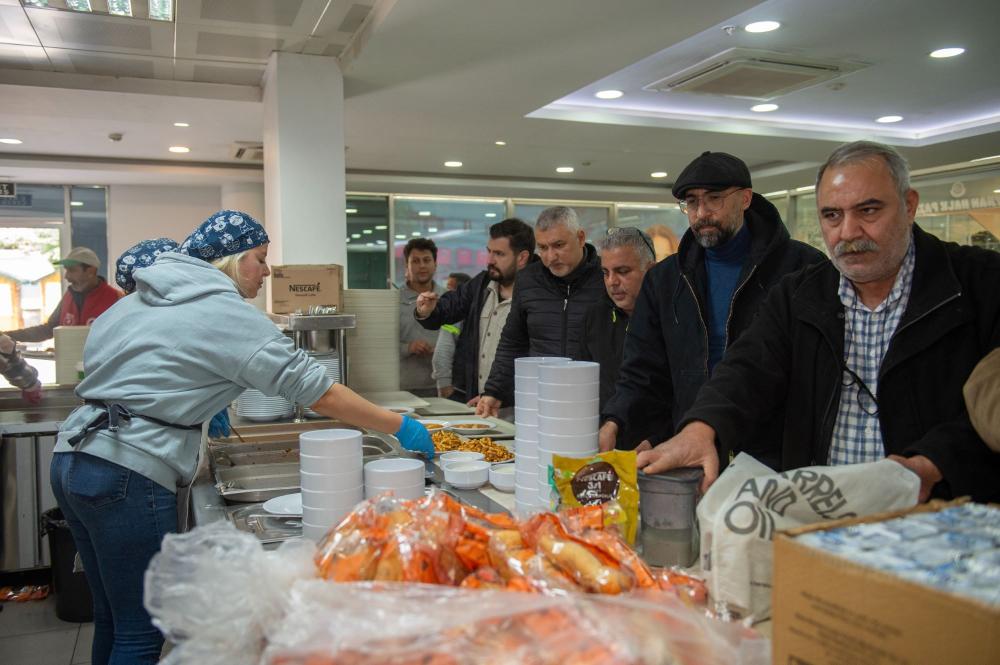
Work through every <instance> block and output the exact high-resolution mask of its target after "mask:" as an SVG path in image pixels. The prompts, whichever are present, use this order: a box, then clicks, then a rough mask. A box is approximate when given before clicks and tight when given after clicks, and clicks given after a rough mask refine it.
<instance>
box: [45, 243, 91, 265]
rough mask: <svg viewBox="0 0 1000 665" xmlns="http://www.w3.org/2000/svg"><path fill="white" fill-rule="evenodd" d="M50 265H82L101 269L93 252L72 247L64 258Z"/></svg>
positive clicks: (84, 248)
mask: <svg viewBox="0 0 1000 665" xmlns="http://www.w3.org/2000/svg"><path fill="white" fill-rule="evenodd" d="M52 263H54V264H55V265H64V266H73V265H77V264H79V263H82V264H83V265H86V266H94V267H95V268H100V267H101V260H100V259H99V258H97V254H95V253H94V250H92V249H87V248H86V247H74V248H73V249H71V250H69V253H68V254H66V256H64V257H62V258H61V259H60V260H58V261H53V262H52Z"/></svg>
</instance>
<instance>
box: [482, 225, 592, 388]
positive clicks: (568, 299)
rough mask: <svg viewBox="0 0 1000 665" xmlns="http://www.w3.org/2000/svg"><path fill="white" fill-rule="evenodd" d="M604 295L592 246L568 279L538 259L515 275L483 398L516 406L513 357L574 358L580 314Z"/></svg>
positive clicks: (580, 334)
mask: <svg viewBox="0 0 1000 665" xmlns="http://www.w3.org/2000/svg"><path fill="white" fill-rule="evenodd" d="M605 293H606V291H605V290H604V278H603V277H602V276H601V261H600V259H598V258H597V250H595V249H594V247H593V245H590V244H587V245H585V246H584V255H583V261H581V262H580V265H578V266H577V267H576V269H575V270H573V272H571V273H570V274H568V275H566V277H556V276H555V275H553V274H552V273H551V272H549V269H548V268H546V267H545V265H544V264H543V263H542V262H541V261H537V262H535V263H532V264H531V265H529V266H528V267H527V268H525V269H524V270H522V271H520V272H519V273H517V280H516V281H515V282H514V298H513V300H512V301H511V304H510V313H509V314H508V315H507V325H505V326H504V329H503V336H502V337H501V338H500V346H499V347H498V348H497V355H496V358H495V359H494V360H493V369H492V370H491V371H490V378H489V380H488V381H487V382H486V388H485V390H483V394H485V395H489V396H491V397H496V398H497V399H499V400H500V402H501V403H502V404H503V405H504V406H510V405H512V404H513V403H514V359H515V358H521V357H523V356H564V357H568V358H572V359H574V360H578V359H579V358H580V345H581V341H582V338H583V316H584V314H586V312H587V309H588V308H590V306H591V305H593V304H594V303H596V302H597V301H598V300H600V299H601V298H602V297H603V296H604V294H605Z"/></svg>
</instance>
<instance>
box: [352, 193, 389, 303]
mask: <svg viewBox="0 0 1000 665" xmlns="http://www.w3.org/2000/svg"><path fill="white" fill-rule="evenodd" d="M388 242H389V198H388V197H386V196H348V197H347V288H350V289H387V288H389V245H388Z"/></svg>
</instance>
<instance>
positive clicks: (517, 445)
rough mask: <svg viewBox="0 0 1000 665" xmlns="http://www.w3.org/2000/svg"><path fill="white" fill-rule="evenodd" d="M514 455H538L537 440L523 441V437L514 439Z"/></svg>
mask: <svg viewBox="0 0 1000 665" xmlns="http://www.w3.org/2000/svg"><path fill="white" fill-rule="evenodd" d="M514 455H515V456H517V455H527V456H528V457H538V442H537V441H525V440H524V439H514Z"/></svg>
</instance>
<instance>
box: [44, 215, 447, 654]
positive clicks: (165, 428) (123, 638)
mask: <svg viewBox="0 0 1000 665" xmlns="http://www.w3.org/2000/svg"><path fill="white" fill-rule="evenodd" d="M267 248H268V237H267V233H266V232H265V231H264V228H263V227H262V226H261V225H260V224H259V223H257V221H255V220H254V219H253V218H252V217H250V216H249V215H247V214H245V213H242V212H238V211H233V210H223V211H220V212H218V213H216V214H214V215H212V216H211V217H210V218H209V219H207V220H206V221H205V222H204V223H202V224H201V225H200V226H199V227H198V228H197V229H196V230H195V231H194V233H192V234H191V235H190V236H189V237H188V238H187V239H186V240H185V241H184V242H183V243H182V244H181V246H180V248H179V251H178V252H164V253H162V254H160V255H159V256H158V257H157V258H156V260H155V261H154V262H153V264H152V265H150V266H148V267H145V268H142V269H141V270H138V271H133V273H132V278H133V279H134V281H135V283H136V294H135V295H134V296H129V297H127V298H122V299H121V300H120V301H118V303H117V304H115V306H114V307H112V308H111V309H109V310H108V311H106V312H105V313H104V314H102V315H101V316H100V317H99V318H98V319H97V320H96V321H95V322H94V325H93V326H92V327H91V330H90V335H89V336H88V338H87V343H86V347H85V348H84V365H85V369H86V378H84V379H83V381H81V382H80V385H79V386H78V387H77V394H78V395H79V396H80V397H82V398H83V399H84V400H85V405H84V406H82V407H80V408H78V409H77V410H75V411H74V412H73V413H72V414H70V416H69V417H68V418H67V419H66V420H65V422H63V424H62V427H61V428H60V432H59V435H58V440H57V443H56V448H55V454H54V455H53V459H52V467H51V478H52V489H53V492H54V493H55V496H56V500H57V501H58V503H59V506H60V508H62V511H63V514H64V515H65V516H66V519H67V521H68V522H69V526H70V529H71V531H72V533H73V539H74V540H75V541H76V545H77V549H78V550H79V552H80V557H81V558H82V560H83V565H84V569H85V571H86V574H87V580H88V582H89V583H90V587H91V590H92V591H93V596H94V642H93V648H92V654H91V662H92V663H94V665H98V664H101V665H104V664H105V663H112V664H114V665H118V664H124V663H128V664H129V665H139V664H142V663H155V662H157V660H158V658H159V654H160V649H161V647H162V643H163V638H162V636H161V635H160V633H159V632H158V631H157V630H156V628H155V627H154V626H153V625H152V622H151V621H150V617H149V615H148V614H147V612H146V610H145V608H144V607H143V604H142V589H143V575H144V573H145V570H146V567H147V565H148V564H149V561H150V559H151V558H152V557H153V555H154V554H155V553H156V552H157V551H158V550H159V548H160V542H161V540H162V539H163V536H164V535H165V534H167V533H171V532H173V531H176V529H177V513H176V504H175V496H174V493H175V491H176V488H177V487H178V486H184V485H186V484H188V483H190V482H191V480H192V476H193V475H194V472H195V468H196V464H197V457H198V449H199V445H200V440H201V424H202V423H203V422H204V421H206V420H208V419H210V418H211V417H212V416H213V415H214V414H216V413H218V412H219V410H220V409H221V408H223V407H224V406H226V405H227V404H229V403H230V402H232V400H233V399H235V398H236V397H237V396H238V395H239V394H240V393H241V392H243V390H245V389H247V388H256V389H257V390H260V391H262V392H263V393H265V394H267V395H275V394H279V395H282V396H283V397H285V398H286V399H288V400H289V401H291V402H293V403H299V404H306V405H309V406H310V407H311V408H312V409H313V410H315V411H317V412H319V413H321V414H323V415H326V416H330V417H333V418H337V419H339V420H342V421H345V422H347V423H351V424H354V425H358V426H361V427H365V428H370V429H374V430H378V431H382V432H395V433H396V436H397V437H398V438H399V440H400V442H401V443H402V444H403V446H404V447H406V448H408V449H411V450H419V451H421V452H424V453H425V454H427V455H428V456H433V454H434V453H433V450H434V448H433V444H432V443H431V440H430V436H429V434H428V433H427V430H426V429H424V428H423V427H422V426H421V425H420V424H419V423H418V422H416V421H415V420H412V419H410V418H406V417H402V416H400V415H399V414H396V413H393V412H391V411H388V410H386V409H382V408H379V407H377V406H375V405H374V404H372V403H370V402H368V401H367V400H365V399H363V398H361V397H360V396H358V395H357V394H356V393H354V392H353V391H352V390H350V389H349V388H347V387H346V386H344V385H342V384H334V383H333V382H332V380H331V379H329V378H327V376H326V372H325V370H324V368H323V367H322V366H321V365H319V364H318V363H316V362H315V361H314V360H313V359H311V358H310V357H309V356H308V355H307V354H306V353H305V352H304V351H302V350H296V349H294V348H293V346H292V343H291V341H290V340H288V338H286V337H285V336H284V335H283V334H282V333H281V331H279V330H278V328H277V327H276V326H275V325H274V324H273V323H272V322H271V321H270V319H268V318H267V317H266V316H265V315H264V314H263V313H262V312H260V311H259V310H257V308H255V307H254V306H253V305H251V304H249V303H247V302H245V300H244V299H245V298H253V297H254V296H256V295H257V292H258V290H259V289H260V288H261V286H262V285H263V281H264V278H265V277H267V276H268V275H269V274H270V270H269V269H268V267H267ZM237 565H238V564H237Z"/></svg>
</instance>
